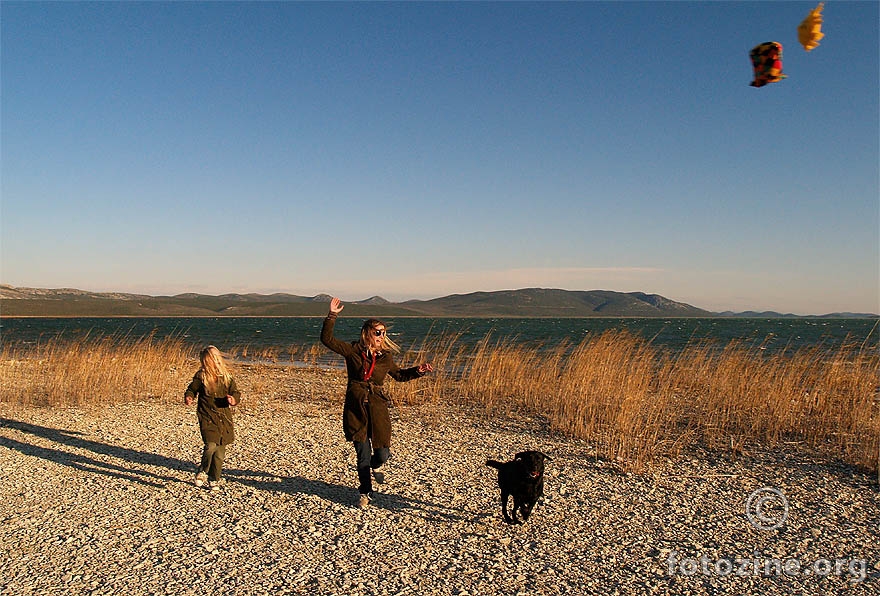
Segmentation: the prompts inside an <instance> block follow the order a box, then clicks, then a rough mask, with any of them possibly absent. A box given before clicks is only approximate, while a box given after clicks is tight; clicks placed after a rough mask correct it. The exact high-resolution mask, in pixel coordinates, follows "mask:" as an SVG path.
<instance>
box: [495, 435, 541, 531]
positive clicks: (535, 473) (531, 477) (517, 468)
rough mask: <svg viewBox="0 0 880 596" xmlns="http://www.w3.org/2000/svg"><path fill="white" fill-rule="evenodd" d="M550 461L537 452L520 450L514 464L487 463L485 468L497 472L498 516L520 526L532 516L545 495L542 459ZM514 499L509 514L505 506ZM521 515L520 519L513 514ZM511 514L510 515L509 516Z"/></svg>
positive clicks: (511, 462) (510, 462)
mask: <svg viewBox="0 0 880 596" xmlns="http://www.w3.org/2000/svg"><path fill="white" fill-rule="evenodd" d="M545 459H546V460H548V461H552V460H551V459H550V456H549V455H544V454H543V453H541V452H540V451H521V452H520V453H517V454H516V456H515V457H514V458H513V461H508V462H504V463H502V462H498V461H495V460H494V459H490V460H486V465H487V466H491V467H493V468H497V469H498V487H499V488H500V489H501V513H502V515H503V516H504V521H505V522H507V523H509V524H521V523H523V522H524V521H526V520H527V519H529V515H531V514H532V509H533V508H534V507H535V504H536V503H537V502H538V499H540V498H541V497H543V496H544V460H545ZM511 496H512V497H513V510H512V511H511V512H510V513H508V511H507V503H508V500H509V499H510V497H511ZM517 511H519V514H520V515H521V516H522V521H520V520H519V518H518V517H517V515H516V513H517ZM511 513H512V515H511Z"/></svg>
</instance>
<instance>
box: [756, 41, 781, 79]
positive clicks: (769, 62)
mask: <svg viewBox="0 0 880 596" xmlns="http://www.w3.org/2000/svg"><path fill="white" fill-rule="evenodd" d="M749 58H751V59H752V68H754V70H755V80H753V81H752V82H751V83H749V84H750V85H751V86H752V87H763V86H764V85H766V84H767V83H777V82H779V81H781V80H782V79H784V78H785V75H784V74H782V44H781V43H779V42H778V41H766V42H764V43H762V44H758V45H756V46H755V47H753V48H752V51H751V52H749Z"/></svg>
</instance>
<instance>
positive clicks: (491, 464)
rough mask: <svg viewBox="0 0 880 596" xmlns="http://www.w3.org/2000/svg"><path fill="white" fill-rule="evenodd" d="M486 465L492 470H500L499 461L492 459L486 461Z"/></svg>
mask: <svg viewBox="0 0 880 596" xmlns="http://www.w3.org/2000/svg"><path fill="white" fill-rule="evenodd" d="M486 465H487V466H489V467H492V468H498V469H501V466H502V463H501V462H500V461H495V460H494V459H487V460H486Z"/></svg>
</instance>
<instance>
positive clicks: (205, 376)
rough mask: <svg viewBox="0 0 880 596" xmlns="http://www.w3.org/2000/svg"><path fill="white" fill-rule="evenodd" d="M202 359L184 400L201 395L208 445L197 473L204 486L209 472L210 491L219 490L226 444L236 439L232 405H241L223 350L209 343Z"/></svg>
mask: <svg viewBox="0 0 880 596" xmlns="http://www.w3.org/2000/svg"><path fill="white" fill-rule="evenodd" d="M199 361H200V362H201V365H202V367H201V368H200V369H199V370H198V372H196V374H195V376H193V379H192V382H191V383H190V384H189V387H187V388H186V392H185V393H184V394H183V402H184V403H185V404H186V405H190V404H192V402H193V398H194V397H197V398H198V405H197V406H196V416H197V417H198V419H199V431H200V432H201V434H202V442H203V443H204V444H205V446H204V449H203V450H202V463H201V464H200V465H199V469H198V472H196V480H195V483H196V486H200V487H201V486H204V485H205V482H208V480H209V478H208V476H209V475H210V488H211V490H218V489H219V488H220V475H221V474H222V472H223V460H224V458H225V457H226V445H228V444H229V443H232V441H234V440H235V429H234V428H233V425H232V410H231V409H230V406H235V405H238V402H239V400H241V391H239V390H238V386H237V385H236V384H235V379H234V378H233V377H232V374H231V373H230V372H229V369H227V368H226V363H225V362H224V361H223V355H222V354H221V353H220V350H218V349H217V348H215V347H214V346H208V347H207V348H205V349H204V350H202V351H201V352H200V353H199Z"/></svg>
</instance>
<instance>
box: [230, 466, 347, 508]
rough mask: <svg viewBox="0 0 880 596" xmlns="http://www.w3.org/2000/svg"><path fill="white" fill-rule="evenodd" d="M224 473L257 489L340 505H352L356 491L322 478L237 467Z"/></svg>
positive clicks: (231, 480) (235, 480)
mask: <svg viewBox="0 0 880 596" xmlns="http://www.w3.org/2000/svg"><path fill="white" fill-rule="evenodd" d="M223 475H224V476H225V477H226V479H227V480H228V481H230V482H237V483H238V484H242V485H244V486H248V487H250V488H253V489H255V490H264V491H274V492H281V493H285V494H288V495H293V494H300V495H314V496H316V497H319V498H321V499H324V500H325V501H330V502H332V503H338V504H339V505H351V504H352V503H353V502H354V501H353V499H354V498H355V495H354V491H353V489H351V488H350V487H347V486H340V485H338V484H330V483H329V482H324V481H322V480H309V479H308V478H302V477H300V476H293V477H278V476H274V475H272V474H267V473H266V472H255V471H254V470H235V469H226V470H223ZM279 480H280V481H279Z"/></svg>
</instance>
